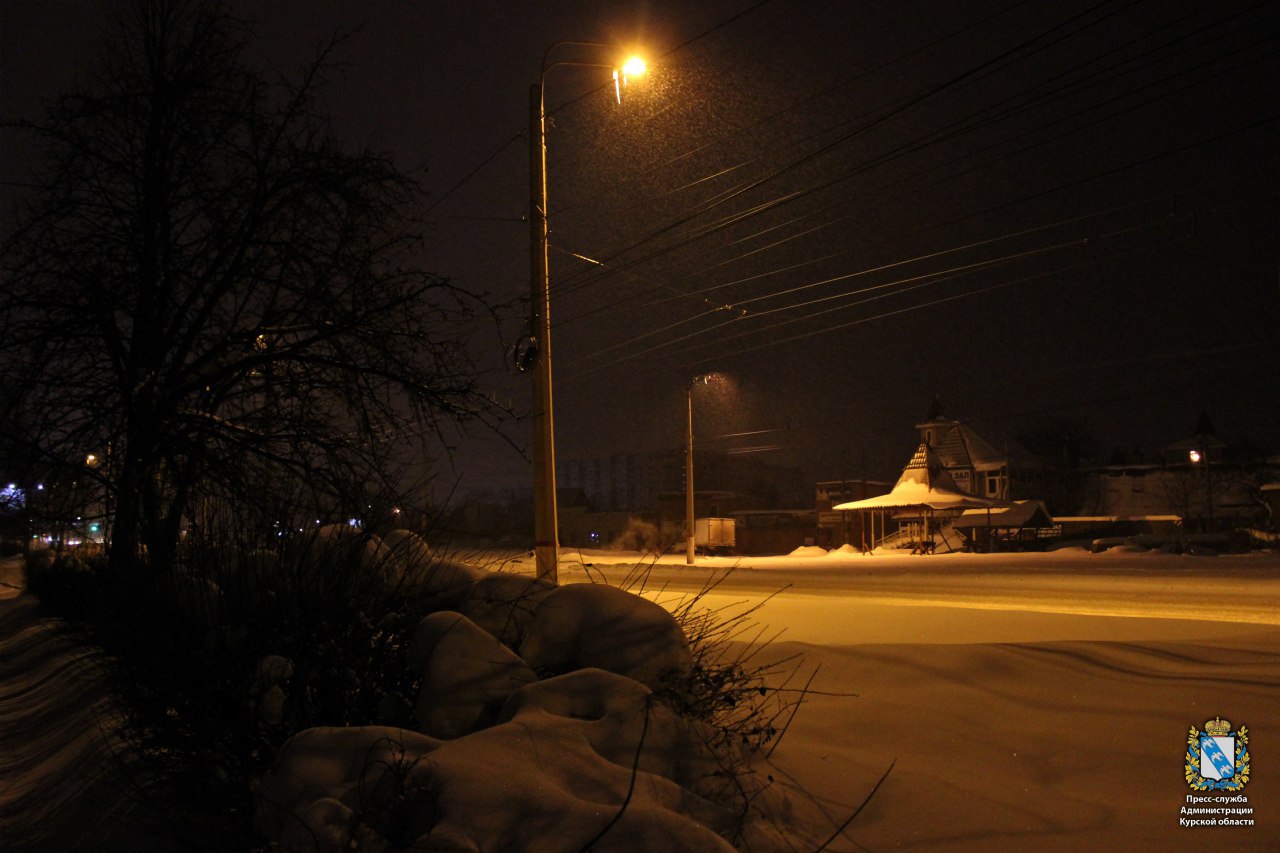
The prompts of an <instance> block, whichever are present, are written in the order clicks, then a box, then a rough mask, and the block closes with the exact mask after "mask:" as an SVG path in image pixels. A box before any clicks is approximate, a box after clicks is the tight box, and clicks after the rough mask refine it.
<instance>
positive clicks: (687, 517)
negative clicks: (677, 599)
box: [684, 374, 710, 566]
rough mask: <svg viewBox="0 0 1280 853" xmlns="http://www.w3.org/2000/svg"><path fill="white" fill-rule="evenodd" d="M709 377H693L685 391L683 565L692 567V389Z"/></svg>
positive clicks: (693, 540)
mask: <svg viewBox="0 0 1280 853" xmlns="http://www.w3.org/2000/svg"><path fill="white" fill-rule="evenodd" d="M709 380H710V377H709V376H707V375H706V374H703V375H702V376H695V377H693V378H692V379H690V380H689V387H688V388H687V389H686V393H685V401H686V403H687V404H688V406H687V408H688V413H689V419H688V438H689V443H688V446H687V448H686V450H685V454H684V523H685V530H686V532H687V534H688V535H687V538H686V540H685V560H684V561H685V563H686V564H687V565H690V566H692V565H693V557H694V551H695V549H696V548H697V544H698V543H697V541H696V538H697V534H696V531H695V528H694V517H693V387H694V386H695V385H697V384H698V383H699V382H701V383H702V384H703V385H706V384H707V382H708V381H709Z"/></svg>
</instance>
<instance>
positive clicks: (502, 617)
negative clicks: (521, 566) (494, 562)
mask: <svg viewBox="0 0 1280 853" xmlns="http://www.w3.org/2000/svg"><path fill="white" fill-rule="evenodd" d="M554 589H555V586H554V585H553V584H551V583H549V582H548V581H543V580H538V579H536V578H531V577H527V576H524V575H513V574H507V573H502V572H490V573H488V574H486V575H485V576H484V577H482V578H480V579H479V580H477V581H475V582H474V583H472V584H471V585H470V586H469V587H468V588H467V592H466V594H465V595H464V596H463V597H462V601H461V602H460V603H459V605H458V610H459V611H460V612H462V613H463V614H464V615H465V616H466V617H467V618H468V619H470V620H471V621H472V622H475V623H476V624H477V625H479V626H480V627H481V628H483V629H485V630H486V631H488V632H489V633H490V634H492V635H493V636H495V637H497V638H498V639H499V640H501V641H502V642H503V643H505V644H506V645H508V646H510V647H511V648H513V649H514V648H519V646H520V643H521V642H523V641H524V638H525V636H526V635H527V634H528V633H529V626H530V625H531V624H532V623H533V614H534V611H535V610H537V608H538V605H540V604H541V603H542V600H543V599H545V598H546V597H547V596H548V595H549V594H550V593H551V591H552V590H554Z"/></svg>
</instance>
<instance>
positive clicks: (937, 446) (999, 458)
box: [916, 396, 1040, 501]
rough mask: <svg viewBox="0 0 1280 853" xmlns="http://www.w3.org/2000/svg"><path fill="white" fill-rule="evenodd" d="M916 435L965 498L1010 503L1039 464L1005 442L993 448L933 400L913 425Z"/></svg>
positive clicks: (988, 442)
mask: <svg viewBox="0 0 1280 853" xmlns="http://www.w3.org/2000/svg"><path fill="white" fill-rule="evenodd" d="M916 432H918V433H919V436H920V443H921V444H922V445H925V446H927V447H929V448H930V449H931V450H932V451H933V453H934V455H936V457H937V459H938V461H939V462H940V463H941V465H942V467H943V468H944V469H945V470H946V472H947V474H948V475H949V476H950V477H951V479H952V480H953V481H954V482H955V485H956V486H957V487H959V489H960V490H961V491H965V492H968V493H969V494H972V495H977V496H978V497H983V498H992V499H995V500H1001V501H1007V500H1011V499H1012V496H1013V494H1014V493H1015V491H1017V489H1016V487H1015V486H1014V485H1013V484H1014V483H1016V482H1018V481H1024V482H1025V481H1032V480H1035V479H1037V477H1038V475H1039V470H1040V464H1039V462H1038V461H1037V460H1036V459H1035V458H1034V457H1033V456H1032V455H1031V454H1030V453H1028V452H1027V451H1026V450H1024V449H1023V448H1022V447H1021V446H1020V445H1018V444H1017V443H1016V442H1010V441H1005V442H1002V446H1001V447H996V446H995V445H994V444H993V443H992V442H991V441H989V440H988V439H986V438H984V437H983V436H981V435H979V434H978V433H977V432H976V431H975V430H974V429H973V428H972V427H970V426H969V425H968V424H965V423H962V422H961V421H958V420H956V419H955V418H950V417H947V415H946V414H945V413H944V412H943V410H942V403H941V402H940V401H939V399H938V398H937V397H936V396H935V397H934V398H933V402H932V404H931V405H930V406H929V414H928V416H926V418H925V419H924V421H923V422H921V423H918V424H916ZM1022 497H1026V496H1025V495H1024V496H1022Z"/></svg>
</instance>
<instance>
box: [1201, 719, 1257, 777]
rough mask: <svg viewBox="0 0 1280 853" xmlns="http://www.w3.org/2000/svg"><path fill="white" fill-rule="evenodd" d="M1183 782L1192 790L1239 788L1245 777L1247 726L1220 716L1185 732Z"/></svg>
mask: <svg viewBox="0 0 1280 853" xmlns="http://www.w3.org/2000/svg"><path fill="white" fill-rule="evenodd" d="M1185 759H1186V762H1185V763H1186V773H1187V784H1188V785H1190V786H1191V789H1192V790H1194V791H1239V790H1240V789H1241V788H1243V787H1244V786H1245V785H1246V784H1247V783H1248V781H1249V730H1248V729H1246V728H1245V727H1244V726H1241V727H1240V728H1239V730H1237V731H1232V730H1231V722H1230V721H1229V720H1224V719H1222V718H1221V717H1215V718H1214V719H1212V720H1206V721H1205V724H1204V731H1200V730H1199V729H1197V728H1196V727H1195V726H1192V727H1191V731H1190V734H1188V735H1187V752H1186V756H1185Z"/></svg>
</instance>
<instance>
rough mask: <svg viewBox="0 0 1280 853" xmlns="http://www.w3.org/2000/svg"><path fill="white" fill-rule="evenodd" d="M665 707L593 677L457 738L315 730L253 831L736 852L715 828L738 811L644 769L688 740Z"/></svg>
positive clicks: (280, 767) (355, 840)
mask: <svg viewBox="0 0 1280 853" xmlns="http://www.w3.org/2000/svg"><path fill="white" fill-rule="evenodd" d="M657 707H659V706H658V705H657V703H656V702H655V701H654V700H652V699H651V698H650V694H649V693H648V691H647V690H646V689H645V688H644V687H643V686H642V685H639V684H637V683H635V682H631V681H630V680H629V679H625V678H621V677H620V676H616V675H612V674H608V673H603V672H600V671H599V670H594V671H592V670H587V671H583V672H578V673H573V674H572V675H570V676H563V677H562V678H561V679H551V680H549V681H548V682H542V683H540V684H537V685H531V686H530V687H527V688H524V690H522V691H520V692H519V693H518V694H517V696H516V697H513V700H512V702H511V703H510V705H509V711H510V713H511V715H512V716H511V719H510V720H509V721H508V722H505V723H501V724H499V725H496V726H493V727H490V728H487V729H483V730H481V731H478V732H475V733H473V734H470V735H467V736H465V737H462V738H458V739H456V740H451V741H438V740H435V739H434V738H430V737H427V736H424V735H420V734H417V733H414V732H408V731H403V730H399V729H389V728H385V727H377V726H370V727H362V728H348V729H332V728H321V729H309V730H307V731H304V732H300V733H299V734H297V735H295V736H294V737H293V738H291V739H290V740H289V741H288V742H287V743H286V744H285V745H284V747H282V748H281V751H280V755H279V757H278V758H277V760H276V763H275V766H274V767H273V768H272V770H271V771H270V773H268V774H267V776H266V777H264V778H263V779H262V780H261V783H260V784H259V786H258V791H257V795H258V809H257V815H256V819H257V826H258V829H259V831H260V832H262V833H263V834H264V835H265V836H266V837H267V838H269V839H271V840H273V841H274V842H276V843H277V844H278V845H279V846H280V847H281V848H283V849H286V850H315V849H335V850H336V849H353V847H357V846H358V847H359V849H386V848H387V847H388V846H391V845H401V846H405V847H413V848H417V849H432V850H533V849H558V850H579V849H587V848H588V847H589V848H590V849H593V850H602V851H603V850H626V851H649V850H663V851H677V853H682V851H688V853H695V851H697V853H701V852H702V851H716V850H725V851H728V850H732V849H733V847H732V846H730V845H729V843H728V842H726V841H725V840H724V838H722V837H721V836H720V835H718V834H717V833H716V831H714V830H715V829H719V830H720V831H722V832H730V831H732V829H733V827H734V824H735V822H736V820H737V815H736V814H735V813H734V811H733V810H731V809H728V808H725V807H722V806H718V805H716V804H714V803H712V802H710V801H709V800H706V799H704V798H702V797H700V796H698V795H697V794H695V793H693V792H691V791H689V790H688V789H685V788H683V787H682V786H680V785H679V784H677V783H676V782H675V781H673V780H672V779H670V778H667V777H666V776H664V775H661V774H659V773H655V772H652V771H651V770H649V769H646V768H648V767H656V768H658V769H663V770H670V769H671V767H672V762H671V759H670V757H669V756H666V755H663V754H659V755H658V756H657V757H656V758H655V757H650V756H648V755H646V753H648V752H649V751H650V750H653V751H655V752H658V753H667V752H670V751H671V750H672V748H673V746H675V745H676V744H677V743H679V744H681V748H683V744H684V743H685V741H682V740H681V739H680V735H679V734H678V732H676V730H675V729H673V728H671V727H670V726H668V725H667V721H665V720H663V719H659V717H658V714H656V713H655V709H656V708H657ZM582 712H586V713H588V714H590V715H592V716H589V717H588V718H586V719H582V718H579V717H578V716H575V714H576V713H582ZM673 732H676V733H675V734H673ZM552 840H554V841H552ZM549 843H550V844H551V846H550V847H548V844H549Z"/></svg>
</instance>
